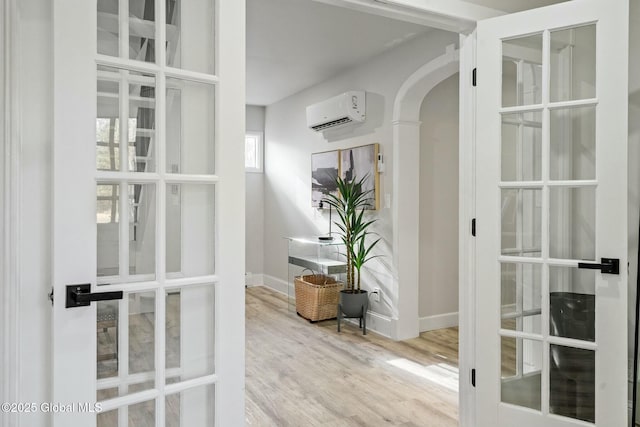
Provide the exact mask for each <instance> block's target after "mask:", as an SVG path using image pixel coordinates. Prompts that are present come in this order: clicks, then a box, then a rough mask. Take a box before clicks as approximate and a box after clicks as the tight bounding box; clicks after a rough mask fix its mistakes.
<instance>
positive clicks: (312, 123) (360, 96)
mask: <svg viewBox="0 0 640 427" xmlns="http://www.w3.org/2000/svg"><path fill="white" fill-rule="evenodd" d="M365 113H366V107H365V92H363V91H349V92H345V93H342V94H340V95H338V96H334V97H333V98H329V99H327V100H326V101H322V102H319V103H317V104H313V105H309V106H308V107H307V126H309V128H311V129H313V130H315V131H316V132H324V131H328V130H333V129H336V128H339V127H344V126H347V125H350V124H354V123H361V122H364V120H365V118H366V114H365Z"/></svg>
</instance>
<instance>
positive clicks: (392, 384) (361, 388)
mask: <svg viewBox="0 0 640 427" xmlns="http://www.w3.org/2000/svg"><path fill="white" fill-rule="evenodd" d="M246 315H247V321H246V355H247V362H246V374H247V377H246V397H247V399H246V402H247V403H246V408H247V409H246V412H247V414H246V421H247V425H249V426H265V427H269V426H278V427H286V426H292V427H299V426H305V427H306V426H325V427H329V426H331V427H342V426H344V427H352V426H406V427H410V426H433V427H450V426H457V425H458V421H457V419H458V394H457V392H456V391H455V390H452V389H451V387H450V383H455V382H457V373H456V372H457V364H458V355H457V342H458V331H457V329H456V328H450V329H447V330H440V331H434V332H430V333H427V334H422V335H421V337H419V338H416V339H413V340H408V341H403V342H394V341H392V340H389V339H387V338H384V337H382V336H380V335H377V334H375V333H369V334H367V335H366V336H363V335H362V332H361V330H360V329H358V328H357V326H353V325H345V326H344V327H343V330H342V332H341V333H337V331H336V323H335V321H324V322H319V323H315V324H312V323H309V322H307V321H306V320H304V319H302V318H300V317H298V316H296V315H295V314H293V313H290V312H289V311H288V310H287V301H286V297H285V296H283V295H281V294H278V293H277V292H275V291H273V290H270V289H268V288H265V287H253V288H249V289H248V290H247V293H246ZM451 376H454V377H455V380H454V379H453V378H452V377H451ZM447 381H448V383H449V386H447V385H446V384H447ZM443 384H445V385H443Z"/></svg>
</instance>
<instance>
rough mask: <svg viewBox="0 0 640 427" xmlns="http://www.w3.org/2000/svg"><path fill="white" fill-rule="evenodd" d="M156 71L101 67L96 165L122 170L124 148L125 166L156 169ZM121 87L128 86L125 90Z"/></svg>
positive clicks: (110, 169)
mask: <svg viewBox="0 0 640 427" xmlns="http://www.w3.org/2000/svg"><path fill="white" fill-rule="evenodd" d="M155 86H156V79H155V77H154V76H153V75H150V74H144V73H138V72H135V71H127V70H123V69H118V68H112V67H103V66H99V67H98V81H97V88H98V97H97V118H96V167H97V169H98V170H107V171H120V170H122V169H123V168H122V167H121V163H122V156H121V150H123V149H124V150H126V155H125V159H124V161H125V162H126V163H127V166H126V168H127V169H128V170H130V171H133V172H154V171H155V170H156V166H155V152H156V151H157V149H156V147H155V127H156V126H155V120H156V117H155V109H156V97H155ZM126 88H128V89H126ZM121 89H125V90H126V92H125V93H124V94H123V93H122V91H121Z"/></svg>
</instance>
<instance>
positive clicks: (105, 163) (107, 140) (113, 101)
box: [96, 67, 121, 171]
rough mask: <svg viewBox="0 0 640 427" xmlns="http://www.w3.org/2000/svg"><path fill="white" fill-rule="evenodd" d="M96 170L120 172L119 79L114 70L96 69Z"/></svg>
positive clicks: (116, 71)
mask: <svg viewBox="0 0 640 427" xmlns="http://www.w3.org/2000/svg"><path fill="white" fill-rule="evenodd" d="M97 89H98V96H97V104H96V107H97V117H96V168H97V169H98V170H106V171H117V170H120V136H121V134H120V79H119V72H118V70H117V69H115V68H108V67H98V80H97Z"/></svg>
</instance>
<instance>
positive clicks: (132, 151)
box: [127, 72, 157, 172]
mask: <svg viewBox="0 0 640 427" xmlns="http://www.w3.org/2000/svg"><path fill="white" fill-rule="evenodd" d="M128 77H129V120H128V123H127V124H128V125H129V132H128V134H129V138H128V142H129V151H128V154H129V156H128V159H129V170H130V171H132V172H155V170H156V164H155V163H156V162H155V157H156V155H155V154H156V151H157V148H156V146H155V145H156V138H155V136H156V80H155V77H153V76H151V75H145V74H139V73H133V72H129V73H128Z"/></svg>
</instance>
